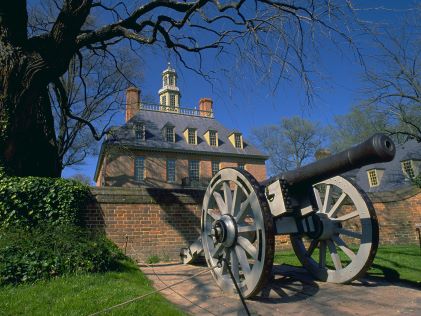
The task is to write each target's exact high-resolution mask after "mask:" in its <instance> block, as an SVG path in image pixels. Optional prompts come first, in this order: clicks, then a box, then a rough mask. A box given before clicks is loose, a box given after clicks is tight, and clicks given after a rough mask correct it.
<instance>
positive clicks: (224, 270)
mask: <svg viewBox="0 0 421 316" xmlns="http://www.w3.org/2000/svg"><path fill="white" fill-rule="evenodd" d="M224 258H225V261H224V262H223V263H222V274H227V273H228V263H229V262H231V250H229V249H228V248H225V251H224Z"/></svg>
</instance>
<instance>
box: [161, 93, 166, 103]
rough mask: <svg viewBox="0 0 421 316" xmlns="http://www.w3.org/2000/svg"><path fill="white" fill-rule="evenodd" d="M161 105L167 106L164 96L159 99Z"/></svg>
mask: <svg viewBox="0 0 421 316" xmlns="http://www.w3.org/2000/svg"><path fill="white" fill-rule="evenodd" d="M161 105H167V96H166V95H163V96H162V97H161Z"/></svg>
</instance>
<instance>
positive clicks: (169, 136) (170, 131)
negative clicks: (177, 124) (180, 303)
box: [164, 126, 175, 143]
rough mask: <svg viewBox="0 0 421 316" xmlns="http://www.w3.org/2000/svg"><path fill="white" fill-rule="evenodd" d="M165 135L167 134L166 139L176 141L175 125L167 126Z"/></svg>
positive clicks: (171, 141)
mask: <svg viewBox="0 0 421 316" xmlns="http://www.w3.org/2000/svg"><path fill="white" fill-rule="evenodd" d="M164 136H165V141H167V142H170V143H175V133H174V126H166V127H165V135H164Z"/></svg>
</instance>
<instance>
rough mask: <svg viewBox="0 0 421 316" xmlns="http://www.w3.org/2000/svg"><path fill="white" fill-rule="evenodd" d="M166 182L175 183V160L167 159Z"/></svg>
mask: <svg viewBox="0 0 421 316" xmlns="http://www.w3.org/2000/svg"><path fill="white" fill-rule="evenodd" d="M167 181H168V182H170V183H174V182H175V159H167Z"/></svg>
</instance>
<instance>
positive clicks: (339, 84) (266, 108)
mask: <svg viewBox="0 0 421 316" xmlns="http://www.w3.org/2000/svg"><path fill="white" fill-rule="evenodd" d="M359 3H360V4H363V5H364V6H365V7H379V6H383V7H387V8H398V9H405V8H408V7H413V6H414V4H415V3H416V2H414V1H359ZM402 12H404V11H402ZM402 12H401V11H388V10H383V9H381V10H374V11H369V12H362V13H361V14H362V17H363V18H365V19H372V20H375V21H377V22H379V21H381V22H384V23H386V24H390V25H392V24H396V23H399V20H400V19H401V18H402V17H403V15H404V13H402ZM359 40H360V43H359V46H360V47H361V48H362V52H363V53H364V54H372V53H373V51H372V48H371V45H370V42H367V39H365V38H364V37H362V38H360V39H359ZM318 54H319V55H320V59H319V60H317V61H316V62H317V66H318V70H319V71H321V72H322V74H323V79H321V80H317V81H316V82H315V84H314V86H315V88H316V96H315V98H314V102H313V103H312V104H310V105H309V104H308V103H307V102H306V101H305V95H304V92H303V88H302V86H300V84H299V83H298V82H291V83H287V82H281V84H280V87H279V88H278V89H277V90H275V91H273V90H272V89H271V88H270V87H269V85H268V84H266V83H265V82H264V83H260V84H258V83H256V80H255V79H254V76H253V75H252V74H248V73H246V74H245V76H244V77H240V76H238V77H237V78H236V79H235V84H233V81H232V80H230V79H228V78H226V77H225V76H224V75H222V74H221V75H220V76H219V75H218V73H217V72H216V74H215V75H214V76H216V77H217V78H218V80H217V81H213V83H212V84H211V83H209V82H207V81H206V80H204V78H202V77H200V76H199V75H197V74H195V73H194V72H192V71H190V70H187V69H185V68H184V67H183V66H182V65H181V64H180V63H179V62H177V60H176V58H175V57H174V56H173V55H170V54H168V52H166V51H160V50H158V49H154V50H149V49H148V50H145V51H144V52H142V56H143V59H144V60H145V63H144V64H143V66H142V73H143V77H144V80H143V83H142V86H141V87H140V89H141V90H142V94H143V95H147V96H149V97H153V98H154V100H155V101H156V102H158V95H157V92H158V89H159V88H160V87H161V82H162V81H161V72H162V70H163V69H165V68H166V66H167V62H168V61H171V63H172V65H173V67H175V68H176V70H177V73H178V75H179V81H178V86H179V88H180V91H181V94H182V99H181V106H183V107H194V106H197V105H198V101H199V99H200V98H202V97H211V98H212V99H213V101H214V111H215V117H216V119H218V120H219V121H220V122H221V123H222V124H224V125H225V126H226V127H228V128H232V129H238V130H241V131H242V132H243V133H244V135H245V136H246V137H247V136H249V135H250V132H251V130H252V129H253V128H257V127H259V126H263V125H268V124H276V123H278V122H279V121H280V119H281V118H283V117H291V116H294V115H298V116H302V117H304V118H306V119H310V120H313V121H318V122H320V123H321V124H322V125H326V124H329V123H332V122H333V117H334V115H338V114H344V113H346V112H347V111H348V110H349V107H350V106H351V105H353V104H356V103H357V102H358V100H359V99H361V98H362V94H361V88H362V81H361V75H362V67H361V64H360V62H359V60H358V59H357V58H355V56H354V55H353V54H352V52H350V51H348V50H346V49H342V50H341V51H338V50H336V49H334V48H333V47H332V46H331V45H329V44H327V43H326V45H324V46H322V47H321V48H320V51H319V52H318ZM206 57H207V58H206ZM223 66H224V65H223ZM225 66H226V65H225ZM205 67H206V68H208V69H215V70H216V71H217V70H218V67H220V65H216V64H215V65H214V59H213V58H212V54H208V55H207V54H205ZM114 123H115V124H116V125H121V124H123V123H124V113H123V112H122V113H120V114H119V115H117V116H116V118H115V120H114ZM96 161H97V157H91V158H88V159H87V160H86V162H85V164H83V165H81V166H78V167H76V168H71V167H69V168H66V169H65V170H64V171H63V176H64V177H69V176H71V175H73V174H75V173H83V174H86V175H87V176H89V177H90V178H93V175H94V171H95V166H96Z"/></svg>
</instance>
